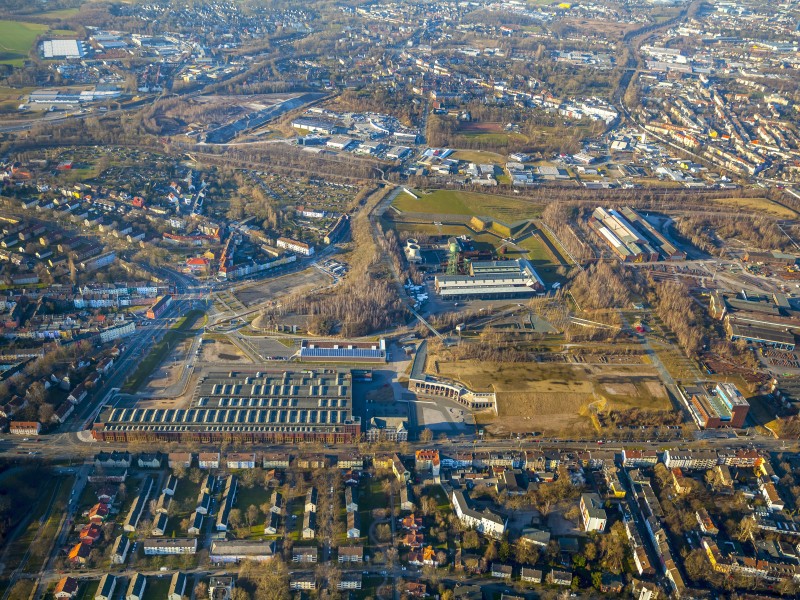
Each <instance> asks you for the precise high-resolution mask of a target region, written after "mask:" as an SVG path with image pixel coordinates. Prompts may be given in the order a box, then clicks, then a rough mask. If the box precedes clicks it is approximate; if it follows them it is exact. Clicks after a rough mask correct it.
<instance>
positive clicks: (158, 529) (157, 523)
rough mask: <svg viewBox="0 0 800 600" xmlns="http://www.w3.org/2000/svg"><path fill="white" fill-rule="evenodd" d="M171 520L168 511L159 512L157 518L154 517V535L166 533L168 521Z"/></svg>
mask: <svg viewBox="0 0 800 600" xmlns="http://www.w3.org/2000/svg"><path fill="white" fill-rule="evenodd" d="M168 522H169V517H168V516H167V513H163V512H161V513H157V514H156V516H155V518H154V519H153V530H152V535H154V536H159V535H164V534H165V533H166V532H167V523H168Z"/></svg>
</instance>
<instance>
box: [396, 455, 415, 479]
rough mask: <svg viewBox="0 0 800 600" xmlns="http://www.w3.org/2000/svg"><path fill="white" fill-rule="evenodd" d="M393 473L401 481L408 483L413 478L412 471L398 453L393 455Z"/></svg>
mask: <svg viewBox="0 0 800 600" xmlns="http://www.w3.org/2000/svg"><path fill="white" fill-rule="evenodd" d="M392 473H394V476H395V477H397V480H398V481H399V482H400V483H404V484H405V483H408V482H409V480H410V479H411V473H410V472H409V471H408V469H406V466H405V465H404V464H403V461H402V460H400V457H399V456H397V454H395V455H394V456H392Z"/></svg>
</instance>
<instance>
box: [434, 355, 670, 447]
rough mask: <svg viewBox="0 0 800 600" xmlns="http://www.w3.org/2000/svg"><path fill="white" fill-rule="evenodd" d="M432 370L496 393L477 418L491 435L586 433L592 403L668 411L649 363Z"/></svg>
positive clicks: (453, 365) (469, 365) (445, 365)
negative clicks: (492, 409) (494, 407)
mask: <svg viewBox="0 0 800 600" xmlns="http://www.w3.org/2000/svg"><path fill="white" fill-rule="evenodd" d="M429 361H430V359H429ZM429 364H430V365H432V364H433V363H432V362H429ZM438 367H439V373H438V374H439V375H441V376H443V377H449V378H452V379H456V380H458V381H461V382H463V383H464V384H465V385H467V386H469V387H470V388H471V389H473V390H475V391H494V392H495V393H496V394H497V404H498V414H497V417H494V415H491V416H488V417H487V416H485V415H484V416H482V417H481V421H482V423H483V424H484V425H487V426H489V427H490V431H491V430H494V432H524V431H532V430H534V431H541V430H547V431H562V430H567V429H570V430H571V429H576V430H581V431H584V432H588V431H590V430H591V421H590V419H589V414H590V410H589V407H590V405H591V404H593V403H596V408H602V409H605V410H626V409H630V408H640V409H642V408H643V409H647V410H671V409H672V404H671V403H670V400H669V396H668V394H667V391H666V389H665V388H664V386H663V385H662V384H661V381H660V380H659V379H658V375H657V373H656V371H655V369H654V368H653V367H651V366H649V365H587V364H582V365H576V364H565V363H487V362H477V361H458V362H451V361H446V360H440V361H438Z"/></svg>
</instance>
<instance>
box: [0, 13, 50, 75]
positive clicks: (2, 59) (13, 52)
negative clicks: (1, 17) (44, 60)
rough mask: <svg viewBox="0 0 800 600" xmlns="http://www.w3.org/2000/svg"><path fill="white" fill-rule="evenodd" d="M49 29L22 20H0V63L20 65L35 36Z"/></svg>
mask: <svg viewBox="0 0 800 600" xmlns="http://www.w3.org/2000/svg"><path fill="white" fill-rule="evenodd" d="M48 29H50V28H49V27H48V26H47V25H40V24H38V23H26V22H24V21H0V64H4V65H12V66H14V67H19V66H22V64H23V62H24V61H25V59H26V58H28V53H29V52H30V50H31V48H32V47H33V43H34V42H35V41H36V38H37V37H38V36H40V35H42V34H43V33H45V32H46V31H47V30H48Z"/></svg>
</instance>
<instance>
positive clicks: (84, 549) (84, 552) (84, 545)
mask: <svg viewBox="0 0 800 600" xmlns="http://www.w3.org/2000/svg"><path fill="white" fill-rule="evenodd" d="M91 551H92V544H91V543H89V542H78V543H77V544H75V545H74V546H73V547H72V548H71V549H70V551H69V553H67V560H68V561H69V562H71V563H72V564H73V565H84V564H86V561H87V560H89V554H90V553H91Z"/></svg>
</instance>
